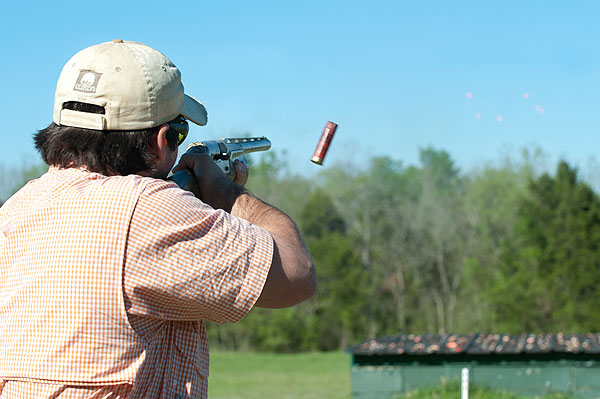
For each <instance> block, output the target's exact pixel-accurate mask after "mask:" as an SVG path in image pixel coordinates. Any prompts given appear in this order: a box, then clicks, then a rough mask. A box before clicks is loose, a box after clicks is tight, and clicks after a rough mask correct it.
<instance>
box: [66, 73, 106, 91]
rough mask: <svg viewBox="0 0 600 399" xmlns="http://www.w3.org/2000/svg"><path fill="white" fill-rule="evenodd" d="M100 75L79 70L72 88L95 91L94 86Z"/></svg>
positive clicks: (96, 84) (96, 85)
mask: <svg viewBox="0 0 600 399" xmlns="http://www.w3.org/2000/svg"><path fill="white" fill-rule="evenodd" d="M100 76H102V74H101V73H96V72H92V71H80V72H79V77H78V78H77V82H75V87H73V90H77V91H82V92H84V93H95V92H96V87H98V81H99V80H100Z"/></svg>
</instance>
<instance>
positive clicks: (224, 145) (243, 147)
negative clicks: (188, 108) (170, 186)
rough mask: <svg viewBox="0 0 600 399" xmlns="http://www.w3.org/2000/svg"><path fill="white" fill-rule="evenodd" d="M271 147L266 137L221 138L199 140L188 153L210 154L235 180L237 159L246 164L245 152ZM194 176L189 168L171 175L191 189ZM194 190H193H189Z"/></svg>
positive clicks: (181, 185)
mask: <svg viewBox="0 0 600 399" xmlns="http://www.w3.org/2000/svg"><path fill="white" fill-rule="evenodd" d="M269 148H271V142H270V141H269V139H267V138H266V137H264V136H263V137H234V138H224V139H220V140H206V141H197V142H195V143H192V144H190V145H189V146H188V148H187V150H186V154H187V153H195V154H208V155H210V156H211V158H212V159H213V160H214V161H215V162H216V164H217V165H218V166H219V167H220V168H221V170H222V171H223V173H224V174H225V175H226V176H227V177H228V178H230V179H231V180H233V179H234V178H235V169H234V168H233V162H234V161H235V160H236V159H239V160H240V161H242V162H244V163H245V164H246V166H247V165H248V161H247V160H246V157H245V156H244V155H245V154H247V153H249V152H256V151H267V150H268V149H269ZM193 179H194V176H193V175H192V173H191V172H190V171H189V170H180V171H178V172H177V173H175V174H173V175H172V176H170V177H169V180H172V181H174V182H175V183H176V184H177V185H178V186H179V187H181V188H183V189H184V190H189V187H190V185H193V183H194V182H193ZM189 191H193V190H189Z"/></svg>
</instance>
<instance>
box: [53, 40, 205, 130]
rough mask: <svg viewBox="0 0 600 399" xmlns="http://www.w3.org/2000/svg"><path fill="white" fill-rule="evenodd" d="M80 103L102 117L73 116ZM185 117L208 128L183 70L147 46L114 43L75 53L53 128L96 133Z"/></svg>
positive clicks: (61, 85)
mask: <svg viewBox="0 0 600 399" xmlns="http://www.w3.org/2000/svg"><path fill="white" fill-rule="evenodd" d="M71 101H76V102H82V103H88V104H94V105H97V106H100V107H103V108H104V114H95V113H89V112H80V111H74V110H72V109H67V108H65V107H64V104H65V103H67V102H71ZM178 115H183V116H184V117H185V118H186V119H188V120H190V121H192V122H194V123H195V124H197V125H200V126H204V125H206V123H207V121H208V115H207V112H206V109H205V108H204V105H202V103H201V102H200V101H198V100H196V99H194V98H192V97H190V96H188V95H187V94H184V92H183V84H182V83H181V73H180V72H179V69H177V67H176V66H175V65H174V64H173V63H172V62H171V61H170V60H169V59H168V58H167V57H165V56H164V55H163V54H162V53H160V52H159V51H157V50H155V49H153V48H152V47H149V46H146V45H145V44H141V43H136V42H130V41H123V40H113V41H111V42H107V43H101V44H97V45H94V46H91V47H88V48H86V49H83V50H81V51H80V52H78V53H77V54H75V55H74V56H73V57H72V58H71V59H70V60H69V61H68V62H67V63H66V64H65V66H64V67H63V69H62V72H61V74H60V77H59V78H58V83H57V85H56V93H55V96H54V114H53V120H54V123H56V124H58V125H63V126H73V127H80V128H86V129H95V130H139V129H147V128H151V127H155V126H159V125H161V124H163V123H165V122H169V121H171V120H173V119H175V118H176V117H177V116H178Z"/></svg>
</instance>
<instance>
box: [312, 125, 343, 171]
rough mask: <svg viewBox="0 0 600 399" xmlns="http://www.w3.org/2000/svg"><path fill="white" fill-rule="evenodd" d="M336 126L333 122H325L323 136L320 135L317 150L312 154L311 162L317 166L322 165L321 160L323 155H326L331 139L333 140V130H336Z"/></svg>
mask: <svg viewBox="0 0 600 399" xmlns="http://www.w3.org/2000/svg"><path fill="white" fill-rule="evenodd" d="M337 127H338V125H337V124H335V123H333V122H327V124H326V125H325V128H324V129H323V134H321V138H320V139H319V143H318V144H317V149H316V150H315V153H314V154H313V156H312V158H311V161H313V162H314V163H316V164H317V165H323V160H324V159H325V154H327V150H328V149H329V144H330V143H331V139H333V135H334V134H335V129H337Z"/></svg>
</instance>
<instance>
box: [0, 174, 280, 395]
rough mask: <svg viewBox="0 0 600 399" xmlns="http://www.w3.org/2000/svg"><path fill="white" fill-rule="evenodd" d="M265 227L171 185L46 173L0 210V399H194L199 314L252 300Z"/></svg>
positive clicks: (201, 366)
mask: <svg viewBox="0 0 600 399" xmlns="http://www.w3.org/2000/svg"><path fill="white" fill-rule="evenodd" d="M272 254H273V242H272V238H271V236H270V234H269V233H268V232H267V231H265V230H263V229H261V228H259V227H257V226H254V225H252V224H250V223H249V222H247V221H245V220H242V219H238V218H235V217H233V216H231V215H230V214H228V213H226V212H224V211H221V210H214V209H213V208H211V207H209V206H208V205H206V204H204V203H202V202H201V201H200V200H198V199H196V198H195V197H194V196H193V195H192V194H191V193H188V192H185V191H183V190H181V189H179V188H178V187H177V186H176V185H175V184H173V183H170V182H167V181H164V180H158V179H152V178H146V177H141V176H137V175H130V176H113V177H106V176H103V175H100V174H97V173H90V172H88V171H85V170H82V169H75V168H71V169H58V168H50V170H49V171H48V173H46V174H45V175H43V176H42V177H41V178H40V179H37V180H34V181H32V182H30V183H28V184H27V185H26V186H25V187H24V188H23V189H21V190H20V191H19V192H18V193H17V194H15V195H14V196H13V197H11V198H10V199H9V200H8V201H7V202H6V204H4V206H3V207H2V208H0V276H1V278H0V398H2V399H6V398H60V399H64V398H124V397H127V398H188V397H192V398H204V397H206V394H207V381H206V379H207V377H208V343H207V337H206V331H205V328H204V324H203V323H204V322H203V320H210V321H214V322H217V323H226V322H236V321H238V320H240V319H241V318H242V317H243V316H244V315H246V314H247V313H248V312H249V311H250V309H251V308H252V306H253V305H254V303H255V302H256V300H257V299H258V297H259V295H260V293H261V291H262V287H263V285H264V282H265V280H266V277H267V274H268V271H269V268H270V264H271V259H272Z"/></svg>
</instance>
